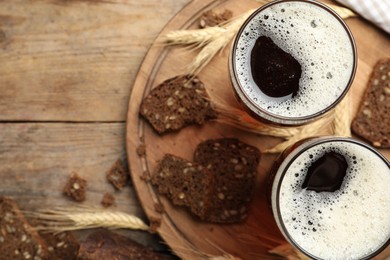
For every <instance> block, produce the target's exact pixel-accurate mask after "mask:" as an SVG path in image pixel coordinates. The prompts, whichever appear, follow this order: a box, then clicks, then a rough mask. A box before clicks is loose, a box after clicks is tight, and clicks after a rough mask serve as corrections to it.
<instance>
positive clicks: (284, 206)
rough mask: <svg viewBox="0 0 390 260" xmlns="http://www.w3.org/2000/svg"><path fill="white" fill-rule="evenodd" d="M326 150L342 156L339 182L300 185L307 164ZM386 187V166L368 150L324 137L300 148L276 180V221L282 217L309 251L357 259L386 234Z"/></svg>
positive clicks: (389, 211) (389, 206)
mask: <svg viewBox="0 0 390 260" xmlns="http://www.w3.org/2000/svg"><path fill="white" fill-rule="evenodd" d="M328 151H335V152H337V153H339V154H342V155H344V157H345V158H346V159H347V162H348V169H347V175H346V177H345V178H344V181H343V184H342V186H341V188H340V189H339V190H337V191H335V192H320V193H316V192H315V191H308V190H306V189H302V188H301V186H302V183H303V181H304V179H305V176H306V173H307V169H308V167H309V166H310V165H311V163H313V162H314V161H315V160H317V159H318V158H319V157H321V156H322V155H323V154H324V153H325V152H328ZM279 177H280V176H279ZM275 185H276V184H275V183H274V186H273V199H275V198H276V197H275V196H276V194H275V192H276V188H275V187H276V186H275ZM389 187H390V169H389V166H388V165H387V164H386V163H385V161H384V160H382V159H381V158H380V157H378V156H376V155H375V154H374V153H373V152H372V151H370V150H368V149H367V148H365V147H363V146H361V145H359V144H356V143H352V142H342V141H339V142H326V143H323V144H320V145H317V146H314V147H312V148H310V149H309V150H307V151H305V152H303V153H302V154H300V155H299V156H298V157H297V158H296V159H295V160H294V161H293V163H292V164H291V165H290V166H289V168H288V170H287V172H286V174H285V176H284V177H283V180H282V183H281V186H280V193H279V205H280V206H279V209H280V215H281V218H282V220H279V221H277V222H278V225H280V221H282V222H283V223H284V226H285V228H286V230H287V232H288V233H289V236H290V237H291V238H292V239H293V240H294V241H295V243H296V244H298V245H299V246H300V247H301V248H302V249H304V250H305V251H307V252H309V253H310V254H312V255H313V256H316V257H318V258H320V259H343V260H344V259H361V258H363V257H365V256H368V255H370V254H372V253H373V252H375V251H376V250H378V249H379V248H381V246H383V245H384V244H385V243H386V242H387V241H388V240H389V238H390V188H389ZM275 203H277V202H276V201H275V200H274V201H273V210H274V214H277V213H276V211H275V210H276V208H275V207H276V204H275Z"/></svg>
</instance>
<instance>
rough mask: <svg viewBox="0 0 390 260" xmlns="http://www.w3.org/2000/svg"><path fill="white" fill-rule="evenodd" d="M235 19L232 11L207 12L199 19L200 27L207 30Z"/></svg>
mask: <svg viewBox="0 0 390 260" xmlns="http://www.w3.org/2000/svg"><path fill="white" fill-rule="evenodd" d="M232 17H233V13H232V11H230V10H227V9H225V10H224V11H223V12H216V11H214V10H209V11H206V12H204V13H203V14H202V16H201V17H200V18H199V27H200V28H206V27H212V26H217V25H218V24H220V23H223V22H226V21H228V20H229V19H231V18H232Z"/></svg>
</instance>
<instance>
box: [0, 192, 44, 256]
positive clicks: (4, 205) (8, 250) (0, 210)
mask: <svg viewBox="0 0 390 260" xmlns="http://www.w3.org/2000/svg"><path fill="white" fill-rule="evenodd" d="M47 257H48V249H47V246H46V244H45V242H44V240H43V239H42V238H41V237H40V236H39V234H38V233H37V231H36V230H35V229H34V228H33V227H32V226H31V225H30V224H29V223H28V222H27V220H26V218H25V217H24V216H23V215H22V213H21V212H20V210H19V208H18V206H17V205H16V203H15V202H14V201H13V200H12V199H10V198H7V197H0V259H13V260H18V259H36V260H39V259H47Z"/></svg>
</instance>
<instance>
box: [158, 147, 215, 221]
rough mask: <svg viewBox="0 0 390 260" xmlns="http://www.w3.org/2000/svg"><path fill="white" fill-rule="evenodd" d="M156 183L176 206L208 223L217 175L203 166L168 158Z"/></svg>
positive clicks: (161, 164)
mask: <svg viewBox="0 0 390 260" xmlns="http://www.w3.org/2000/svg"><path fill="white" fill-rule="evenodd" d="M152 183H153V184H154V185H155V186H157V190H158V192H159V193H160V194H164V195H166V196H167V197H168V198H169V199H170V200H171V202H172V203H173V204H174V205H178V206H186V207H187V208H189V209H190V211H191V212H192V213H193V214H195V215H196V216H198V217H200V219H205V214H206V211H207V208H208V207H209V205H208V203H209V197H210V195H211V193H212V188H213V175H212V174H211V173H210V172H209V171H208V170H206V169H204V167H203V166H201V165H198V164H196V163H193V162H190V161H187V160H185V159H183V158H180V157H177V156H174V155H171V154H166V155H165V156H164V158H163V159H162V160H161V161H159V163H158V166H157V170H156V171H155V173H154V174H153V176H152Z"/></svg>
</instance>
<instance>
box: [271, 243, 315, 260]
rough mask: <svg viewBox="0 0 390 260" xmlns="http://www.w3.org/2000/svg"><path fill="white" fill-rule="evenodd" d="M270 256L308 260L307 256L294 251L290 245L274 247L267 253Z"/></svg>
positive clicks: (290, 259) (291, 259)
mask: <svg viewBox="0 0 390 260" xmlns="http://www.w3.org/2000/svg"><path fill="white" fill-rule="evenodd" d="M269 252H270V253H271V254H275V255H278V256H281V257H283V258H285V259H289V260H309V259H310V258H308V257H307V256H305V255H304V254H303V253H301V252H300V251H298V250H297V249H295V247H293V246H292V245H290V244H288V243H286V244H283V245H280V246H277V247H275V248H274V249H272V250H270V251H269Z"/></svg>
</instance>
